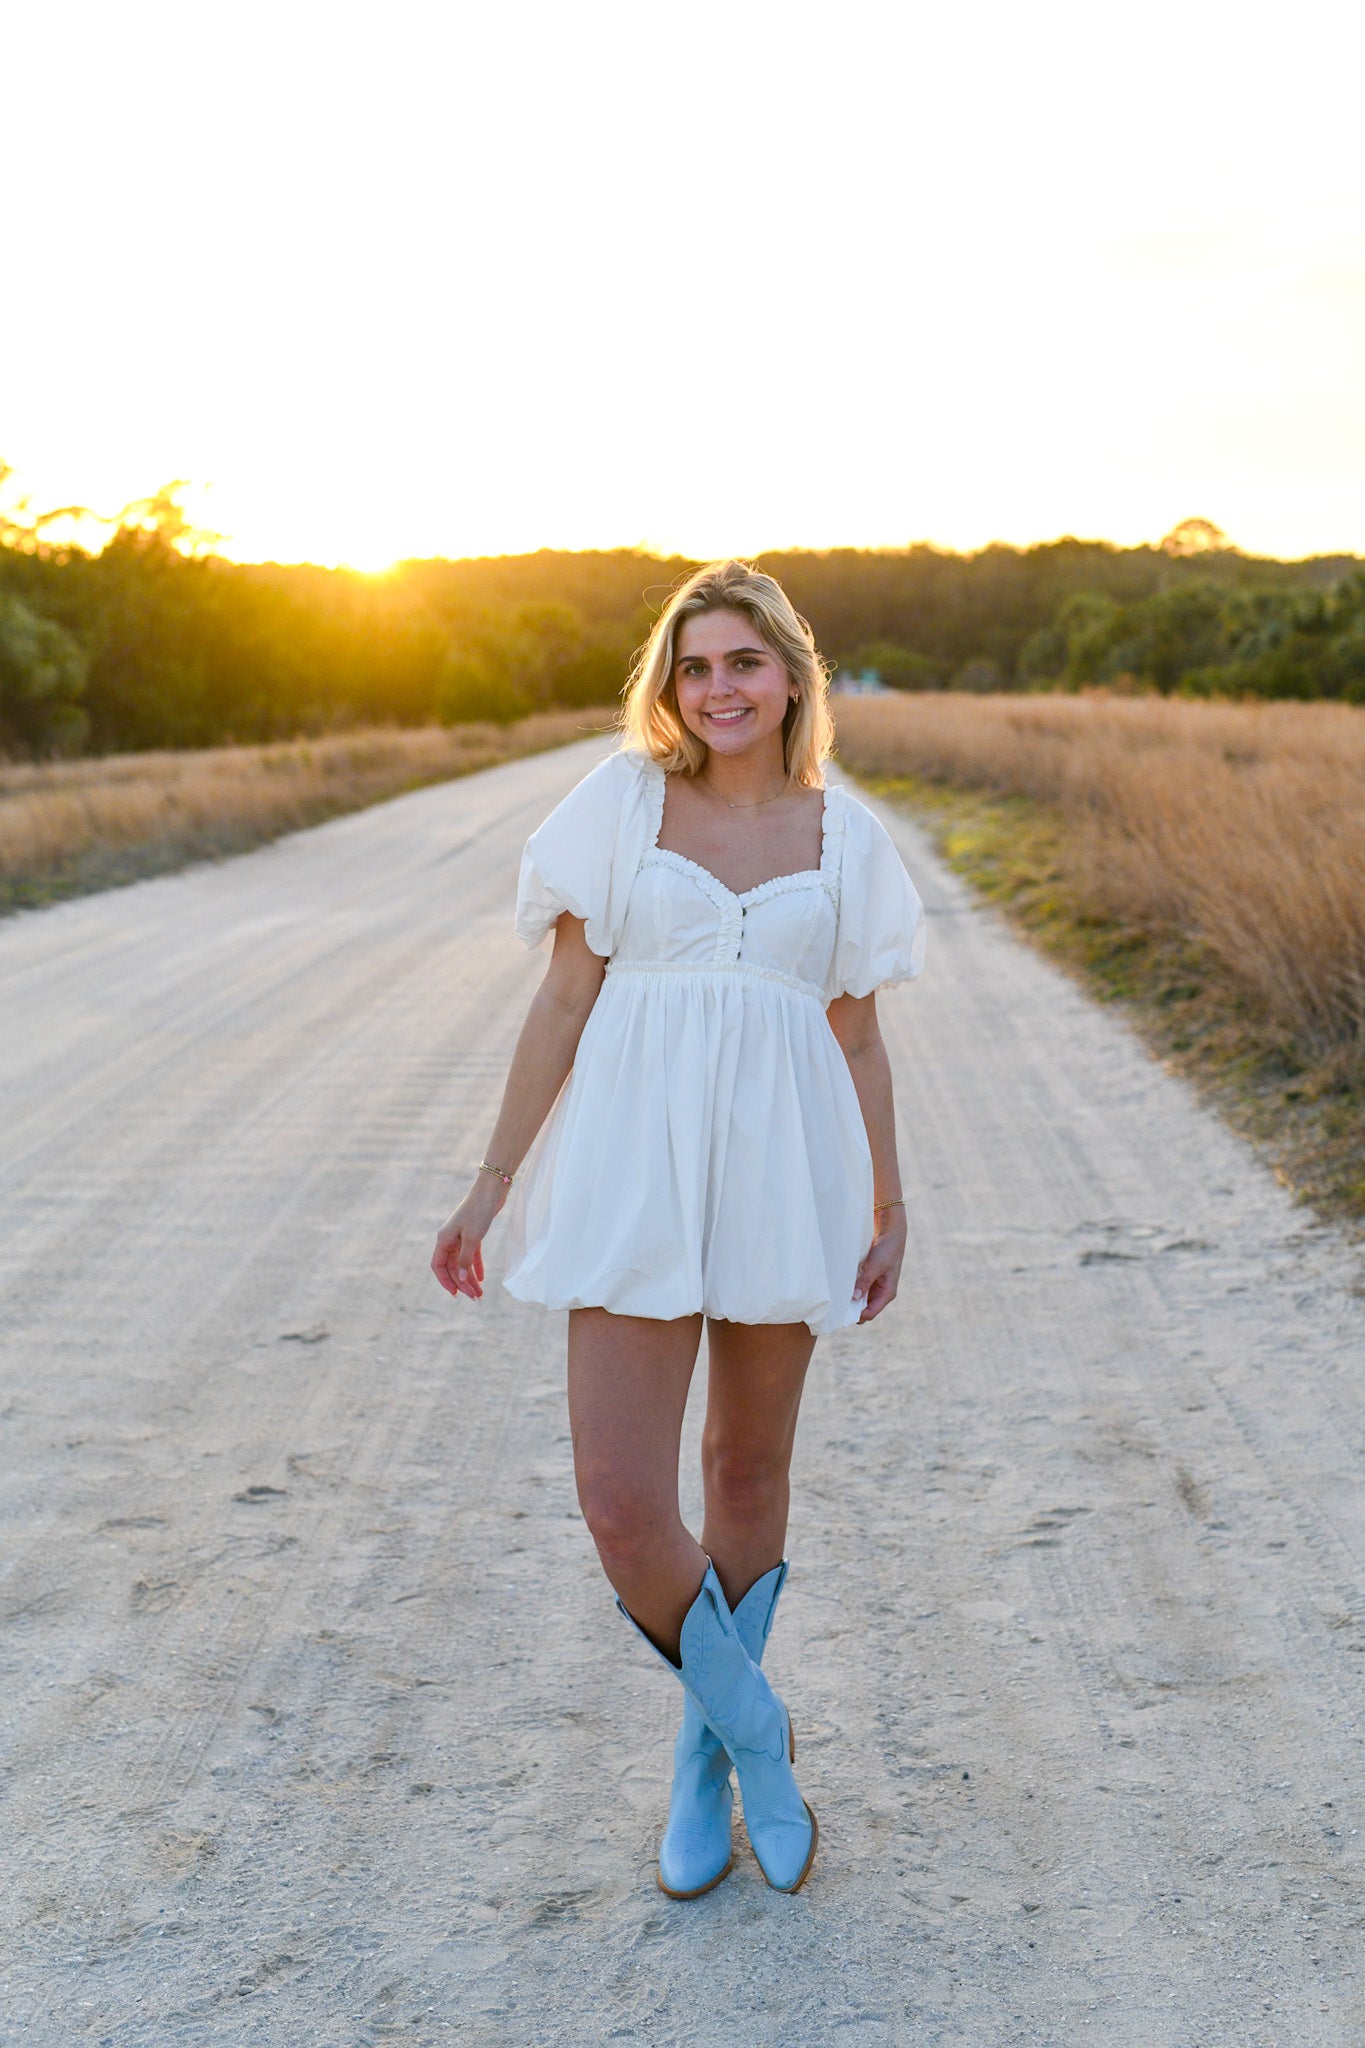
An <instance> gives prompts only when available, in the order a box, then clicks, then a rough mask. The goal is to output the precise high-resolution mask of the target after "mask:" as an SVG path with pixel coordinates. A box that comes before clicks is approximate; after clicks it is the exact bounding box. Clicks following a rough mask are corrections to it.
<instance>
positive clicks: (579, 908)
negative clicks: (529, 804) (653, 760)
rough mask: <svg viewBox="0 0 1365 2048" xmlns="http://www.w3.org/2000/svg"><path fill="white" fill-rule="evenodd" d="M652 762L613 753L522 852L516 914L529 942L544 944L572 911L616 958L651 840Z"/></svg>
mask: <svg viewBox="0 0 1365 2048" xmlns="http://www.w3.org/2000/svg"><path fill="white" fill-rule="evenodd" d="M646 766H647V764H646V763H645V761H644V760H643V757H642V756H640V755H638V754H635V753H633V752H628V751H626V750H625V749H618V751H617V752H616V753H614V754H609V755H608V756H607V758H606V760H605V761H599V762H598V764H597V766H596V767H595V768H593V769H591V770H590V771H589V773H588V774H587V775H585V776H584V777H583V780H582V781H581V782H579V783H576V784H575V786H574V787H573V788H572V789H571V790H570V791H569V794H568V795H567V796H566V797H565V798H564V799H563V800H562V801H561V802H560V803H558V804H556V806H555V808H554V809H553V810H552V811H551V813H550V815H549V817H548V818H547V819H546V820H545V822H544V824H543V825H540V826H538V827H537V829H536V830H535V831H534V832H533V833H532V834H531V836H530V838H529V839H528V840H527V842H526V847H525V850H524V852H523V853H522V857H521V873H520V875H519V877H518V881H517V907H516V917H515V929H516V933H517V937H518V938H519V939H521V940H522V941H523V943H524V944H525V945H527V946H539V945H541V944H543V943H544V940H545V936H546V934H547V933H548V932H550V931H551V930H552V929H553V928H554V925H555V923H556V921H557V920H558V919H559V917H560V916H561V915H562V914H563V912H564V911H566V910H567V911H569V912H570V913H571V915H572V916H574V917H581V918H582V919H583V923H584V937H585V938H586V940H587V943H588V945H589V946H590V948H591V949H592V951H593V952H594V953H597V954H599V955H600V956H601V957H602V958H603V959H610V958H611V955H612V953H613V952H614V951H615V950H616V944H617V940H618V939H619V937H620V932H621V926H622V924H623V922H624V920H625V914H626V902H627V899H628V897H629V895H630V888H631V884H632V882H633V880H634V878H635V870H636V868H637V867H638V866H639V861H640V855H641V854H642V853H643V852H644V849H645V846H646V845H647V843H648V831H649V803H648V796H649V792H648V788H647V786H646Z"/></svg>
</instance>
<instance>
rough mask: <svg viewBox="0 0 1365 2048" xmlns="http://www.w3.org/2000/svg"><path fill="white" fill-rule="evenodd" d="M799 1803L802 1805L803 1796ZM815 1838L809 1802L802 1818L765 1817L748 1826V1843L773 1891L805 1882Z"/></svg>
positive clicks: (787, 1889) (789, 1889)
mask: <svg viewBox="0 0 1365 2048" xmlns="http://www.w3.org/2000/svg"><path fill="white" fill-rule="evenodd" d="M801 1803H802V1805H803V1806H804V1805H805V1801H804V1800H803V1801H802V1802H801ZM819 1839H820V1830H819V1828H818V1827H817V1825H816V1820H815V1815H814V1814H813V1813H812V1812H811V1809H810V1808H809V1806H806V1813H805V1818H804V1820H769V1821H764V1822H758V1823H755V1824H752V1825H751V1826H750V1828H749V1846H750V1848H751V1849H752V1850H753V1852H754V1856H755V1858H756V1859H757V1862H758V1867H759V1869H760V1870H761V1871H762V1872H763V1875H764V1877H765V1878H766V1879H767V1881H768V1883H769V1884H770V1885H771V1887H772V1889H773V1890H774V1891H775V1892H794V1891H797V1890H798V1889H799V1888H800V1886H801V1885H803V1884H804V1883H805V1881H806V1878H807V1876H808V1875H809V1873H810V1867H811V1864H812V1863H813V1862H814V1861H815V1846H816V1843H817V1842H818V1841H819Z"/></svg>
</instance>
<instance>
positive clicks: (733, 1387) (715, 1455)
mask: <svg viewBox="0 0 1365 2048" xmlns="http://www.w3.org/2000/svg"><path fill="white" fill-rule="evenodd" d="M827 691H828V682H827V676H826V672H825V668H824V664H823V663H822V661H821V659H820V657H819V656H818V654H817V653H816V651H815V645H814V640H813V638H812V635H811V631H810V628H809V627H808V626H807V625H806V623H805V621H804V620H803V619H801V618H799V617H798V616H797V614H796V613H795V612H794V611H793V609H792V607H791V604H790V602H789V600H788V599H787V597H786V595H785V594H784V592H783V591H782V590H781V588H780V587H779V585H778V584H777V583H776V582H775V581H774V580H773V579H772V577H770V576H765V575H762V574H759V573H758V572H756V571H754V570H752V569H750V568H748V567H746V566H745V565H744V564H742V563H739V562H724V563H717V564H713V565H712V566H711V567H709V568H706V569H702V570H699V571H698V572H697V573H696V574H695V575H694V576H692V577H690V578H689V579H688V580H687V581H686V582H685V583H684V584H683V585H682V586H681V587H680V588H679V589H678V590H677V591H675V593H674V595H673V597H672V598H671V600H670V602H669V603H668V604H667V606H666V607H665V609H664V610H663V612H662V613H661V615H660V617H659V619H658V622H657V623H656V625H655V627H654V630H653V632H652V633H651V634H650V637H649V640H648V642H647V644H646V646H645V647H644V649H643V650H642V651H641V654H640V656H639V659H638V661H637V664H636V667H635V670H634V672H633V674H632V677H631V680H630V683H629V685H628V687H627V692H626V704H625V710H624V714H623V718H622V721H621V731H622V739H623V745H622V747H621V749H620V750H619V751H617V752H615V753H613V754H611V755H610V756H609V757H608V758H607V759H606V760H605V761H603V762H601V763H599V765H598V766H597V767H596V768H594V769H593V770H592V771H591V773H590V774H588V775H587V776H585V777H584V779H583V780H582V781H581V782H580V783H579V784H578V785H577V787H576V788H575V789H573V790H571V791H570V792H569V794H568V796H566V797H565V798H564V800H563V802H562V803H560V804H559V805H558V806H557V808H556V809H555V810H554V811H553V812H552V813H551V815H550V816H549V818H548V819H547V820H546V821H545V823H544V824H543V825H542V826H541V827H540V828H539V830H538V831H536V832H534V833H533V834H532V836H531V838H530V839H529V841H528V842H527V846H526V852H525V856H524V858H523V861H522V867H521V877H520V884H519V889H518V901H517V915H516V928H517V931H518V933H519V934H520V936H521V937H522V939H523V940H525V942H526V943H527V945H530V946H536V945H539V944H540V943H541V941H542V940H543V939H544V937H545V936H546V934H547V933H548V932H549V931H550V930H552V929H553V931H554V950H553V954H552V957H551V960H550V965H549V968H548V970H547V972H546V975H545V979H544V981H543V982H542V984H541V986H540V988H539V990H538V991H537V993H536V995H535V997H534V999H533V1001H532V1003H531V1007H530V1011H529V1014H528V1016H527V1019H526V1023H525V1025H524V1027H523V1029H522V1032H521V1036H520V1038H519V1039H518V1041H517V1046H516V1051H515V1053H514V1055H513V1060H512V1066H511V1070H510V1073H509V1076H508V1081H507V1087H506V1091H505V1093H504V1096H503V1102H502V1107H501V1110H500V1112H499V1115H498V1120H497V1123H496V1124H495V1126H494V1129H493V1133H492V1136H491V1138H490V1140H489V1145H488V1154H487V1157H486V1158H485V1159H484V1161H483V1162H482V1164H481V1166H480V1168H479V1173H478V1175H477V1176H476V1179H475V1182H474V1185H473V1186H472V1187H471V1189H470V1191H469V1193H468V1194H467V1195H466V1196H465V1198H464V1200H463V1201H462V1202H461V1203H460V1206H459V1207H458V1208H457V1209H456V1210H455V1212H454V1214H453V1215H452V1216H451V1217H450V1218H449V1220H448V1221H447V1222H446V1223H445V1224H444V1225H443V1226H442V1228H441V1231H440V1233H439V1236H438V1238H437V1242H436V1252H435V1255H434V1257H433V1259H432V1267H433V1270H434V1271H435V1273H436V1277H437V1278H438V1280H440V1282H441V1284H442V1286H443V1287H445V1288H446V1289H447V1290H448V1291H449V1292H450V1293H452V1294H457V1295H458V1294H464V1295H467V1296H469V1297H470V1299H472V1300H478V1299H479V1298H480V1296H481V1293H482V1283H483V1278H484V1268H483V1254H482V1249H481V1246H482V1240H483V1238H484V1236H485V1234H486V1232H487V1230H488V1227H489V1225H490V1224H491V1222H492V1221H493V1218H494V1217H495V1216H496V1214H497V1213H498V1211H499V1209H500V1208H501V1207H502V1205H503V1203H504V1202H505V1201H506V1200H507V1199H508V1195H507V1190H508V1187H509V1186H511V1185H512V1184H513V1182H514V1181H515V1184H516V1192H515V1193H514V1194H513V1195H512V1197H511V1203H510V1206H509V1210H508V1226H507V1229H508V1265H507V1271H506V1274H505V1276H504V1281H503V1284H504V1285H505V1286H506V1287H507V1289H508V1290H509V1291H510V1292H511V1293H512V1294H514V1295H516V1296H517V1297H518V1298H519V1299H521V1300H523V1301H537V1302H541V1303H543V1304H544V1305H545V1306H547V1307H549V1308H562V1309H567V1310H568V1311H569V1345H568V1348H569V1359H568V1399H569V1416H570V1423H571V1427H572V1432H573V1447H574V1467H575V1476H576V1479H577V1485H578V1497H579V1501H580V1504H581V1506H582V1509H583V1515H584V1519H585V1520H586V1522H587V1525H588V1528H589V1530H590V1531H591V1534H592V1537H593V1540H594V1542H595V1543H596V1545H597V1550H598V1554H599V1556H600V1558H601V1561H602V1566H603V1569H604V1570H605V1572H606V1575H607V1578H608V1579H609V1580H610V1582H611V1584H612V1586H613V1587H614V1588H615V1591H616V1595H617V1605H618V1606H619V1608H620V1610H621V1612H622V1614H623V1615H625V1617H626V1619H627V1620H628V1621H630V1622H631V1623H632V1624H633V1625H634V1626H635V1627H636V1629H637V1630H638V1631H639V1633H640V1634H641V1635H642V1636H643V1638H644V1640H645V1641H646V1642H647V1643H648V1644H649V1645H650V1647H651V1648H652V1649H653V1650H654V1651H655V1652H656V1654H657V1655H658V1656H659V1657H660V1658H661V1659H662V1661H663V1662H664V1663H666V1664H667V1665H668V1667H669V1668H670V1670H671V1671H672V1672H673V1673H674V1675H675V1677H679V1678H680V1679H681V1680H682V1684H683V1688H684V1704H683V1718H682V1726H681V1728H680V1730H679V1733H678V1738H677V1742H676V1744H675V1748H674V1775H673V1787H672V1796H671V1799H670V1804H669V1816H668V1825H667V1828H666V1830H665V1833H664V1837H663V1842H662V1844H661V1847H660V1852H659V1872H658V1882H659V1885H660V1887H661V1889H662V1890H664V1891H665V1892H667V1893H668V1894H669V1896H670V1897H673V1898H695V1897H697V1896H699V1895H700V1894H701V1893H702V1892H705V1891H709V1890H710V1889H711V1887H712V1886H713V1885H716V1884H719V1882H720V1880H721V1879H722V1878H723V1877H724V1876H725V1875H726V1873H727V1871H728V1870H729V1869H730V1867H731V1861H732V1858H731V1849H730V1818H731V1805H732V1794H731V1790H730V1772H731V1767H732V1764H733V1766H734V1768H735V1771H736V1773H737V1775H738V1779H739V1788H740V1796H741V1799H742V1802H743V1807H744V1818H745V1823H746V1827H747V1830H748V1834H749V1841H750V1845H751V1847H752V1848H753V1850H754V1853H755V1855H756V1857H757V1859H758V1862H759V1865H760V1868H761V1869H762V1872H763V1875H764V1877H765V1878H766V1879H767V1881H768V1883H769V1884H770V1885H772V1886H773V1887H774V1888H775V1889H776V1890H779V1891H795V1890H796V1889H797V1887H798V1886H799V1885H800V1884H801V1883H803V1882H804V1880H805V1877H806V1875H807V1873H808V1871H809V1870H810V1866H811V1861H812V1859H813V1857H814V1855H815V1845H816V1839H817V1828H816V1822H815V1816H814V1815H813V1814H812V1813H811V1811H810V1808H809V1807H808V1806H807V1805H806V1802H805V1801H804V1799H803V1798H802V1797H801V1794H800V1791H799V1790H798V1788H797V1784H796V1779H795V1776H794V1774H793V1771H792V1760H793V1758H794V1755H795V1746H794V1742H793V1739H792V1732H791V1723H790V1719H789V1717H788V1715H787V1711H786V1708H785V1707H784V1705H783V1703H782V1701H781V1700H780V1699H779V1698H778V1696H777V1695H776V1694H775V1693H774V1692H773V1690H772V1688H771V1686H770V1685H769V1684H768V1681H767V1679H766V1678H765V1677H764V1675H763V1672H762V1669H761V1664H762V1659H763V1649H764V1645H765V1643H766V1641H767V1637H768V1631H769V1629H770V1628H771V1626H772V1620H773V1612H774V1609H775V1607H776V1603H777V1599H778V1595H779V1593H780V1591H781V1588H782V1584H783V1581H784V1580H785V1578H786V1574H787V1563H786V1560H785V1559H784V1557H783V1548H784V1544H785V1540H786V1528H787V1504H788V1468H789V1466H790V1462H791V1454H792V1445H793V1441H794V1438H795V1433H796V1419H797V1411H798V1408H799V1406H800V1401H801V1391H802V1385H803V1383H804V1380H805V1375H806V1368H807V1366H808V1364H809V1362H810V1356H811V1352H812V1350H813V1349H814V1345H815V1340H816V1337H817V1336H818V1335H820V1334H821V1332H823V1331H825V1330H837V1329H841V1328H844V1327H845V1326H846V1325H848V1324H851V1323H855V1322H857V1323H867V1322H871V1321H872V1319H873V1318H874V1317H875V1316H877V1315H879V1314H880V1313H881V1311H882V1310H883V1309H884V1308H885V1307H886V1305H887V1303H888V1302H890V1301H891V1300H892V1299H893V1298H894V1296H895V1293H896V1283H897V1279H898V1277H899V1274H900V1268H901V1260H902V1257H903V1255H904V1251H905V1234H906V1232H905V1209H904V1204H903V1202H902V1200H901V1191H900V1180H899V1175H898V1170H897V1163H896V1141H895V1118H894V1111H893V1107H892V1096H891V1074H890V1068H889V1064H888V1061H887V1057H886V1051H885V1048H884V1046H883V1044H882V1040H881V1035H880V1032H879V1030H878V1026H877V1012H876V997H875V993H874V991H875V990H876V989H877V988H879V987H886V986H889V985H892V984H894V983H896V982H900V981H908V980H910V979H911V978H912V977H913V976H914V975H916V974H918V973H919V971H920V966H921V964H922V957H923V917H922V909H921V905H920V901H919V897H918V896H917V895H916V893H915V890H914V888H913V886H912V885H911V882H910V880H909V877H908V876H907V874H906V872H905V869H904V867H903V865H902V863H901V860H900V856H899V855H898V854H897V852H896V850H895V847H894V845H893V844H892V842H891V840H890V838H889V837H888V835H887V833H886V832H885V831H884V829H883V828H882V826H881V825H880V824H879V823H878V822H877V820H876V819H875V818H874V817H873V815H872V813H871V812H870V811H869V810H868V809H867V807H866V805H864V804H861V803H859V802H858V801H857V800H856V799H855V798H853V797H850V796H849V795H848V794H847V792H846V790H845V789H843V787H842V786H838V787H834V788H827V787H826V786H825V784H824V780H823V766H822V764H823V762H824V760H825V759H826V758H827V757H828V755H829V753H830V751H831V748H832V742H833V727H832V724H831V721H830V716H829V710H828V705H827V701H826V699H827ZM566 1080H567V1082H568V1085H567V1087H566V1086H565V1085H564V1084H565V1082H566ZM523 1159H524V1160H525V1161H526V1164H525V1167H524V1170H521V1171H519V1170H518V1169H520V1168H521V1165H522V1161H523ZM703 1317H705V1318H706V1319H707V1355H708V1379H707V1406H706V1421H705V1428H704V1432H703V1439H702V1464H703V1478H704V1482H705V1503H706V1505H705V1519H704V1522H703V1526H702V1530H701V1540H700V1542H698V1541H697V1539H696V1538H695V1537H694V1536H692V1535H691V1534H690V1532H689V1531H688V1530H687V1529H686V1528H685V1527H684V1525H683V1522H682V1519H681V1516H680V1514H679V1509H678V1457H679V1443H680V1435H681V1428H682V1421H683V1411H684V1408H685V1405H686V1401H687V1391H688V1385H689V1382H690V1380H691V1377H692V1370H693V1366H694V1364H695V1362H696V1356H697V1350H698V1345H699V1342H700V1337H701V1326H702V1319H703Z"/></svg>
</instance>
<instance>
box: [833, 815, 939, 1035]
mask: <svg viewBox="0 0 1365 2048" xmlns="http://www.w3.org/2000/svg"><path fill="white" fill-rule="evenodd" d="M924 939H925V928H924V905H923V903H921V901H920V898H919V892H918V890H917V889H916V888H915V885H914V883H913V882H912V881H911V879H910V877H909V875H908V874H907V873H906V871H905V863H904V862H903V861H902V859H901V857H900V854H899V853H898V852H897V851H896V846H895V842H894V841H893V839H892V838H891V835H890V833H889V832H888V831H887V830H886V827H885V826H884V825H883V824H882V823H881V820H880V819H879V818H876V817H874V816H873V814H872V812H871V811H870V810H869V809H868V808H867V805H866V804H862V803H859V802H858V801H857V799H856V798H854V797H850V798H849V801H848V808H847V816H846V820H845V826H844V854H843V863H842V867H841V871H840V879H839V930H838V936H837V938H836V940H835V945H834V966H833V974H832V981H833V990H834V994H835V995H836V996H843V995H848V996H867V995H871V994H872V992H873V990H874V989H880V988H895V987H896V986H897V984H898V983H900V982H903V981H913V980H914V979H915V977H916V975H918V974H919V972H920V970H921V969H922V967H923V966H924Z"/></svg>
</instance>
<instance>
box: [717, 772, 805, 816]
mask: <svg viewBox="0 0 1365 2048" xmlns="http://www.w3.org/2000/svg"><path fill="white" fill-rule="evenodd" d="M697 780H698V782H702V783H706V787H707V788H708V789H711V785H710V783H709V782H707V781H706V777H705V776H704V775H698V777H697ZM790 793H791V792H790V791H789V790H787V789H779V790H778V792H777V796H761V797H760V798H759V800H758V802H757V803H756V804H734V803H730V799H729V797H728V796H722V795H721V793H720V791H719V790H718V789H711V794H712V796H713V797H715V798H716V799H717V801H718V802H720V803H723V804H728V805H729V808H730V809H731V810H732V811H761V810H762V808H763V806H764V804H775V803H776V802H777V797H780V796H789V795H790Z"/></svg>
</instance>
